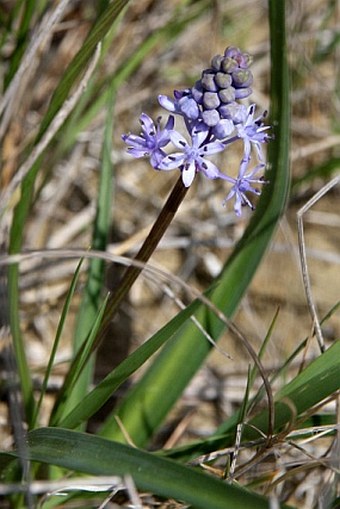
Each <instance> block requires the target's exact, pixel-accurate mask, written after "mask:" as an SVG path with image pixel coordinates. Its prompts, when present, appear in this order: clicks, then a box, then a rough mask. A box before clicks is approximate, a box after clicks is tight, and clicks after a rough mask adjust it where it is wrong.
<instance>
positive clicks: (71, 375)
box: [50, 298, 107, 426]
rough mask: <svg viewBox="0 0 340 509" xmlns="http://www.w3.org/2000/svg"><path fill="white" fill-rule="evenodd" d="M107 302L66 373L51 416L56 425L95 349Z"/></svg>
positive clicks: (52, 422)
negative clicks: (94, 345)
mask: <svg viewBox="0 0 340 509" xmlns="http://www.w3.org/2000/svg"><path fill="white" fill-rule="evenodd" d="M106 304H107V298H106V299H105V300H104V302H103V304H102V306H101V308H100V310H99V312H98V313H97V316H96V319H95V322H94V324H93V326H92V329H91V331H90V333H89V336H88V338H87V339H86V342H85V344H84V348H82V349H81V350H79V352H78V354H77V355H76V357H75V359H74V360H73V362H72V363H71V366H70V368H69V371H68V373H67V375H66V378H65V380H64V383H63V385H62V387H61V389H60V391H59V393H58V397H57V399H56V401H55V404H54V407H53V410H52V413H51V417H50V424H51V425H54V426H55V425H56V424H57V423H58V422H59V420H60V419H61V418H62V416H63V415H64V413H65V411H66V405H67V401H68V400H69V398H70V394H71V392H72V390H73V388H74V386H75V384H76V382H77V380H78V379H79V376H80V374H81V373H82V371H83V369H84V368H85V366H86V364H87V362H88V359H89V355H90V352H91V351H92V349H93V344H94V342H95V339H96V335H97V332H98V329H99V326H100V323H101V321H102V319H103V315H104V311H105V307H106Z"/></svg>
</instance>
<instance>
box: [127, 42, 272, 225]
mask: <svg viewBox="0 0 340 509" xmlns="http://www.w3.org/2000/svg"><path fill="white" fill-rule="evenodd" d="M251 63H252V57H251V56H250V55H249V54H248V53H244V52H243V51H241V50H240V49H239V48H237V47H234V46H230V47H228V48H226V50H225V51H224V54H222V55H215V56H214V57H213V58H212V60H211V65H210V67H208V68H206V69H204V70H203V71H202V73H201V77H200V79H199V80H197V81H196V83H195V84H194V85H193V86H192V87H190V88H184V89H181V90H174V92H173V97H171V98H170V97H167V96H166V95H159V96H158V102H159V104H160V106H161V107H162V108H164V109H165V110H167V111H168V112H170V115H169V118H168V121H167V122H166V125H165V127H164V128H163V129H162V128H161V127H160V119H158V120H157V122H155V123H154V122H153V121H152V120H151V118H150V117H148V115H146V114H145V113H143V114H142V115H141V117H140V122H141V124H142V133H141V134H140V135H139V136H136V135H133V134H125V135H123V136H122V138H123V140H124V141H125V143H127V144H128V146H129V148H128V152H129V153H130V154H131V155H132V156H134V157H144V156H148V157H149V158H150V162H151V165H152V166H153V168H155V169H156V170H162V171H170V170H173V169H175V168H178V169H179V170H180V171H181V179H182V181H183V184H184V186H185V187H189V186H191V184H192V182H193V180H194V178H195V175H196V173H203V175H204V176H205V177H206V178H208V179H217V178H220V179H222V180H224V181H226V182H228V184H229V194H228V195H227V197H226V198H225V200H224V202H223V203H224V204H225V203H226V202H227V201H229V200H231V199H233V200H234V211H235V213H236V215H237V216H241V214H242V207H244V206H248V207H249V208H250V209H252V210H253V209H254V208H255V207H254V205H253V204H252V201H251V199H250V198H251V195H257V196H258V195H260V194H261V186H262V185H263V184H266V181H265V180H264V179H263V177H262V176H261V175H262V173H263V170H264V168H265V166H266V163H265V154H264V149H263V144H264V143H267V142H268V141H269V140H270V139H271V138H272V136H271V134H270V133H269V132H268V129H270V126H266V125H265V124H264V122H263V119H264V117H265V115H266V113H263V114H262V115H260V116H258V117H255V110H256V106H255V104H251V106H249V107H246V106H245V105H244V104H242V102H241V101H242V99H245V98H247V97H248V96H250V95H251V93H252V89H251V86H252V83H253V74H252V72H251V70H250V66H251ZM174 116H176V117H177V119H178V118H179V119H180V120H181V121H182V124H184V128H185V129H186V132H187V136H186V135H185V134H184V137H183V136H182V134H180V133H179V132H178V131H177V130H175V127H174ZM176 121H177V120H176ZM185 136H186V137H185ZM186 138H187V139H186ZM169 143H171V144H172V145H173V146H174V147H175V148H176V149H177V150H174V152H173V153H171V151H169V150H166V151H165V150H164V147H165V146H166V145H168V144H169ZM234 143H236V144H240V143H241V144H243V157H242V160H241V164H240V167H239V171H238V176H237V177H236V178H233V177H231V176H229V175H226V174H224V173H222V172H221V171H220V170H219V168H217V166H215V164H214V163H213V162H211V161H210V160H209V159H208V156H210V155H212V154H215V153H218V152H222V151H224V150H226V149H227V148H228V147H230V146H231V145H232V144H234ZM169 152H170V153H169ZM253 152H255V154H256V159H257V162H256V163H255V164H257V166H255V167H254V168H253V169H249V167H250V161H251V158H252V157H253ZM227 192H228V191H227Z"/></svg>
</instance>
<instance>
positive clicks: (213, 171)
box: [159, 124, 225, 187]
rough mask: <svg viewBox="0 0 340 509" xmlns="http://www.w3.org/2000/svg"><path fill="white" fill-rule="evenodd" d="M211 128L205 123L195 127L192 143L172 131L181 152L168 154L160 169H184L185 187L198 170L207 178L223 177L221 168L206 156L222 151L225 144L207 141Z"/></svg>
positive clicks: (174, 142) (192, 133)
mask: <svg viewBox="0 0 340 509" xmlns="http://www.w3.org/2000/svg"><path fill="white" fill-rule="evenodd" d="M208 133H209V129H208V127H207V126H206V125H204V124H199V125H198V126H196V127H194V128H193V130H192V132H191V139H192V145H190V144H189V143H188V142H187V140H186V139H185V138H183V136H182V135H181V134H179V133H178V132H177V131H172V132H171V135H170V137H171V141H172V143H173V144H174V145H175V147H177V148H178V149H179V150H180V152H175V153H173V154H170V155H168V156H166V157H165V158H164V159H163V161H162V162H161V163H160V165H159V169H160V170H173V169H175V168H180V169H181V170H182V180H183V184H184V185H185V187H189V186H190V185H191V184H192V182H193V180H194V178H195V175H196V173H197V172H198V171H201V172H202V173H203V174H204V175H205V176H206V177H207V178H209V179H215V178H218V177H221V175H222V173H221V172H220V170H219V169H218V168H217V167H216V166H215V165H214V164H213V163H212V162H211V161H208V160H207V159H205V156H208V155H211V154H216V153H217V152H222V151H223V150H224V149H225V146H224V144H223V143H222V142H220V141H211V142H206V139H207V136H208Z"/></svg>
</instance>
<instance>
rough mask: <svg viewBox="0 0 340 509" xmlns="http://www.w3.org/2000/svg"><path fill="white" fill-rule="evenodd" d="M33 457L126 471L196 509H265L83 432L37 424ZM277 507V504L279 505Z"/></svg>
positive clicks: (223, 486) (244, 494) (92, 470)
mask: <svg viewBox="0 0 340 509" xmlns="http://www.w3.org/2000/svg"><path fill="white" fill-rule="evenodd" d="M28 456H29V459H30V460H32V461H39V462H42V463H47V464H49V465H58V466H60V467H63V468H67V469H69V470H75V471H80V472H85V473H88V474H92V475H118V476H125V475H127V474H129V475H131V476H132V478H133V480H134V482H135V484H136V486H137V488H138V489H140V490H144V491H151V492H152V493H155V494H157V495H160V496H162V497H167V498H175V499H177V500H182V501H184V502H186V503H188V504H191V505H193V507H195V508H196V509H207V508H211V509H228V508H230V509H244V508H245V507H251V508H252V509H269V502H268V500H266V499H265V498H264V497H262V496H259V495H257V494H255V493H251V492H250V491H246V490H244V489H242V488H240V487H238V486H235V485H232V484H227V483H225V482H224V481H222V480H219V479H216V478H214V477H212V476H210V475H207V474H205V473H202V472H199V471H197V470H194V469H193V468H190V467H186V466H184V465H181V464H178V463H176V462H174V461H172V460H169V459H164V458H160V457H158V456H156V455H154V454H151V453H148V452H144V451H140V450H138V449H135V448H132V447H130V446H126V445H123V444H119V443H115V442H111V441H109V440H105V439H103V438H100V437H96V436H93V435H88V434H85V433H80V432H75V431H70V430H65V429H60V428H42V429H39V430H34V431H32V432H30V433H29V436H28ZM284 507H287V506H284V505H282V506H281V508H282V509H283V508H284Z"/></svg>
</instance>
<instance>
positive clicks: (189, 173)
mask: <svg viewBox="0 0 340 509" xmlns="http://www.w3.org/2000/svg"><path fill="white" fill-rule="evenodd" d="M195 174H196V165H195V163H194V161H193V162H191V163H190V164H189V165H188V166H185V167H184V168H183V170H182V181H183V184H184V186H185V187H190V186H191V184H192V182H193V180H194V178H195Z"/></svg>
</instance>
